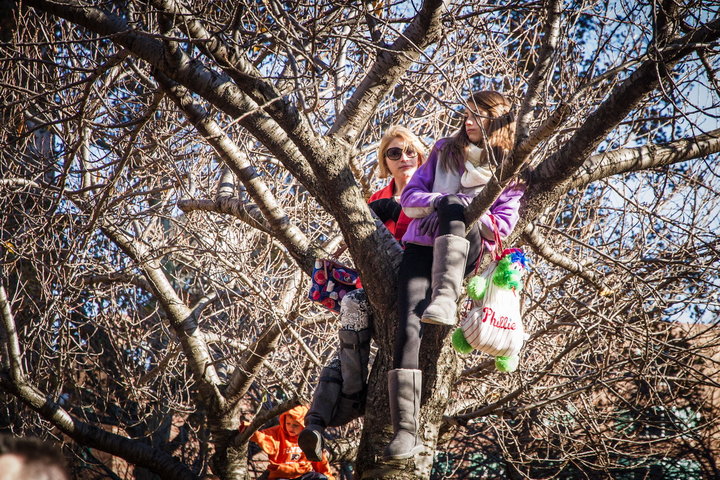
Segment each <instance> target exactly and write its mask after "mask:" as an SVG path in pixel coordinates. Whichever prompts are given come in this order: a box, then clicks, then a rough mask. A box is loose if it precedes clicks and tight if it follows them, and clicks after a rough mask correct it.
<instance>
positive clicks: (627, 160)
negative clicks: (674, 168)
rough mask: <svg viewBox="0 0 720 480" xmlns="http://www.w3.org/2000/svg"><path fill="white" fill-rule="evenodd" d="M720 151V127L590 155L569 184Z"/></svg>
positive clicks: (670, 163)
mask: <svg viewBox="0 0 720 480" xmlns="http://www.w3.org/2000/svg"><path fill="white" fill-rule="evenodd" d="M718 152H720V129H716V130H713V131H711V132H708V133H705V134H703V135H698V136H697V137H692V138H684V139H682V140H676V141H674V142H668V143H663V144H658V145H646V146H644V147H638V148H622V149H618V150H613V151H612V152H604V153H601V154H598V155H593V156H592V157H590V158H589V159H588V160H587V161H586V162H585V163H584V164H583V166H582V168H581V169H580V170H579V171H578V173H577V175H575V176H574V177H573V178H572V179H571V180H570V183H569V184H568V186H567V189H568V190H570V189H573V188H579V187H582V186H584V185H587V184H589V183H592V182H595V181H597V180H600V179H602V178H606V177H609V176H611V175H618V174H621V173H629V172H638V171H641V170H647V169H650V168H657V167H662V166H666V165H672V164H675V163H680V162H685V161H688V160H694V159H697V158H703V157H706V156H708V155H711V154H713V153H718Z"/></svg>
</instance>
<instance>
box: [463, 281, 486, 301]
mask: <svg viewBox="0 0 720 480" xmlns="http://www.w3.org/2000/svg"><path fill="white" fill-rule="evenodd" d="M466 290H467V294H468V297H470V299H471V300H482V299H483V297H484V296H485V290H487V280H485V278H483V277H481V276H480V275H476V276H474V277H473V278H471V279H470V281H469V282H468V284H467V288H466Z"/></svg>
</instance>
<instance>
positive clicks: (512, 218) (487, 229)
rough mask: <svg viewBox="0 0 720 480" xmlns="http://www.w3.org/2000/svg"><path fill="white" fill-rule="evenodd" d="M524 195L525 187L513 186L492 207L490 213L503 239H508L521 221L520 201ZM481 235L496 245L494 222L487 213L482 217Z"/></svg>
mask: <svg viewBox="0 0 720 480" xmlns="http://www.w3.org/2000/svg"><path fill="white" fill-rule="evenodd" d="M524 193H525V187H524V186H521V185H518V184H512V185H510V186H509V187H507V188H506V189H505V190H504V191H503V192H502V193H501V194H500V197H498V199H497V200H495V203H493V204H492V206H491V207H490V213H492V215H493V216H494V217H495V222H496V223H497V227H498V232H499V233H500V236H501V237H507V236H508V235H510V233H511V232H512V231H513V229H514V228H515V224H517V221H518V219H519V215H518V210H519V209H520V199H521V198H522V196H523V194H524ZM480 233H481V234H482V236H483V237H485V239H486V240H490V241H489V242H488V243H490V244H494V242H495V236H494V235H493V227H492V221H491V220H490V216H489V215H488V214H487V213H484V214H483V215H482V216H481V217H480Z"/></svg>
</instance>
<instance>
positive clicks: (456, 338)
mask: <svg viewBox="0 0 720 480" xmlns="http://www.w3.org/2000/svg"><path fill="white" fill-rule="evenodd" d="M452 346H453V348H454V349H455V351H456V352H458V353H462V354H466V353H470V352H472V351H473V347H472V345H470V344H469V343H468V341H467V340H466V339H465V334H463V331H462V328H456V329H455V331H454V332H453V334H452Z"/></svg>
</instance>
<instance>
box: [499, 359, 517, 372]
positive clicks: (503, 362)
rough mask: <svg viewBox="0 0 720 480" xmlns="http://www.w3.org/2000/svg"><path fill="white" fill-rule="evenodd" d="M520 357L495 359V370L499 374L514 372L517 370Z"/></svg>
mask: <svg viewBox="0 0 720 480" xmlns="http://www.w3.org/2000/svg"><path fill="white" fill-rule="evenodd" d="M518 363H520V357H518V356H517V355H513V356H512V357H495V368H497V369H498V371H499V372H508V373H509V372H514V371H515V370H517V367H518Z"/></svg>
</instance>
